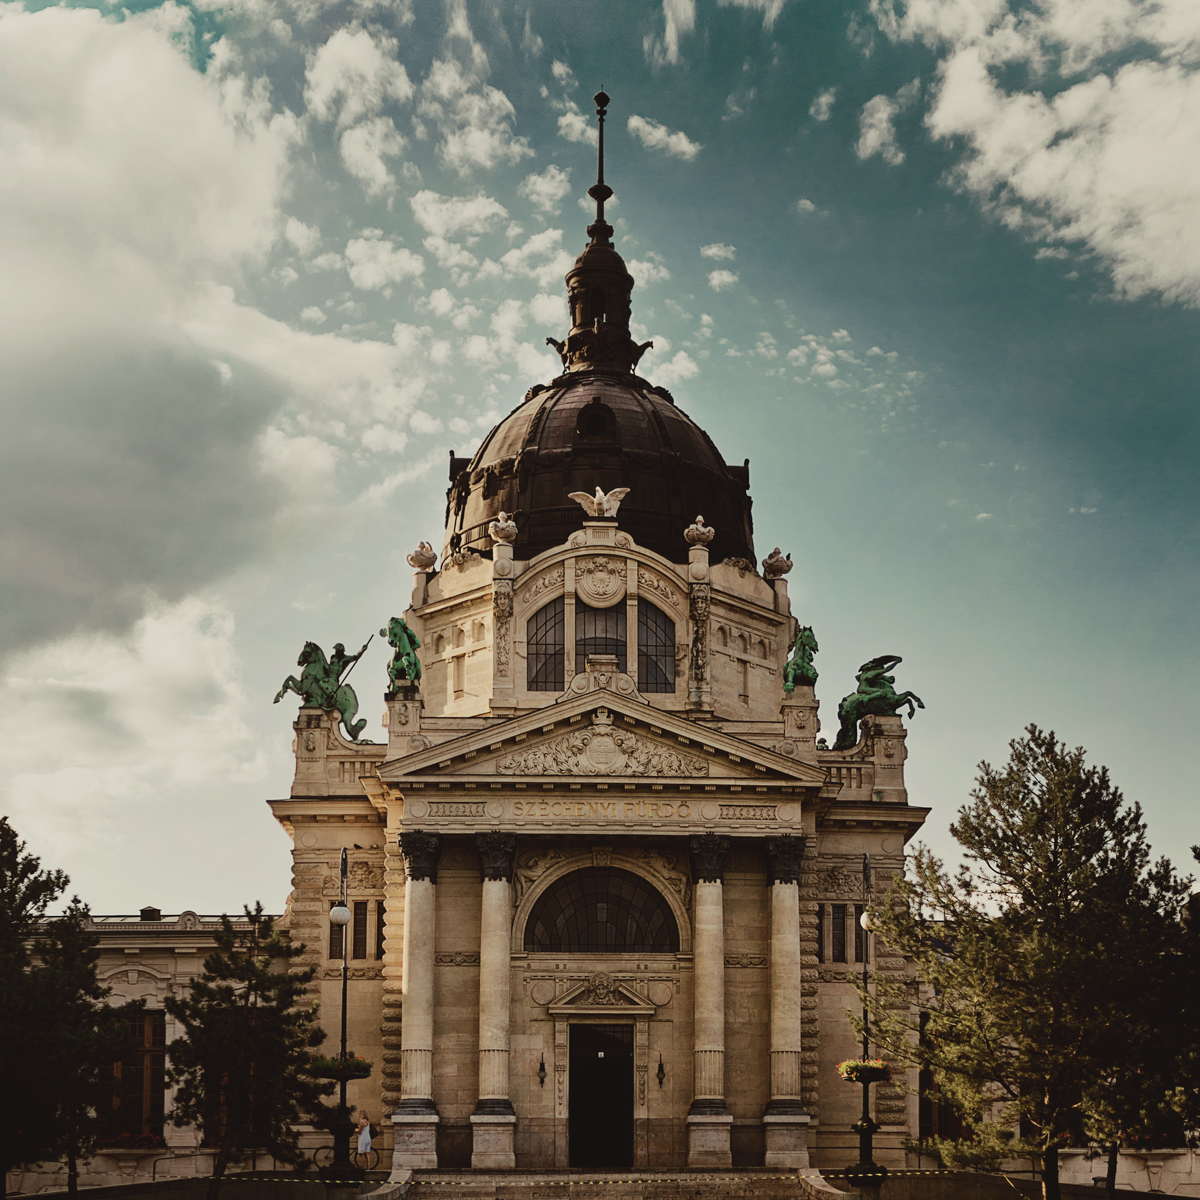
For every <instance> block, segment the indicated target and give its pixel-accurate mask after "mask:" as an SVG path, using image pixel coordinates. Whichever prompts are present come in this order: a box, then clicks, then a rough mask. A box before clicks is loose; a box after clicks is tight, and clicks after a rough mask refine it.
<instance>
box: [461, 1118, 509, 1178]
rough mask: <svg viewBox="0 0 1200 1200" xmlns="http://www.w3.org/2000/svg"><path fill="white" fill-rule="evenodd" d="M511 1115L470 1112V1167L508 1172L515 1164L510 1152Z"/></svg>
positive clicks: (476, 1169) (477, 1169)
mask: <svg viewBox="0 0 1200 1200" xmlns="http://www.w3.org/2000/svg"><path fill="white" fill-rule="evenodd" d="M516 1128H517V1118H516V1115H515V1114H511V1113H510V1114H500V1113H497V1114H495V1115H492V1114H487V1113H479V1112H473V1113H472V1114H471V1169H472V1170H475V1171H511V1170H512V1169H513V1168H514V1167H515V1166H516V1165H517V1158H516V1154H515V1153H514V1152H513V1134H514V1133H515V1132H516Z"/></svg>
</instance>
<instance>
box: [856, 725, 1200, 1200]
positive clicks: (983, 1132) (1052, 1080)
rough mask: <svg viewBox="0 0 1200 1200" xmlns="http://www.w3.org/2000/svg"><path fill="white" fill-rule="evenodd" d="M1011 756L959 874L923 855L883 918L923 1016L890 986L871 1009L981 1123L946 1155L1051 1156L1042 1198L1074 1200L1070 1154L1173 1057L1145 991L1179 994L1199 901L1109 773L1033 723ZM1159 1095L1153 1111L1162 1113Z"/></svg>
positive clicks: (967, 815) (972, 813)
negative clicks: (1135, 1082)
mask: <svg viewBox="0 0 1200 1200" xmlns="http://www.w3.org/2000/svg"><path fill="white" fill-rule="evenodd" d="M1010 746H1011V756H1010V758H1009V761H1008V763H1007V765H1006V766H1005V767H1004V768H1003V769H1002V770H995V769H993V768H992V767H991V766H989V765H988V764H987V763H983V764H981V765H980V773H979V777H978V779H977V786H976V787H975V789H974V790H973V791H972V793H971V800H972V803H971V804H969V805H967V806H965V807H964V808H963V809H961V810H960V812H959V816H958V820H957V821H956V822H955V823H954V824H953V825H952V826H951V833H952V834H953V835H954V837H955V838H956V839H957V841H958V842H959V843H960V845H961V846H962V847H963V852H964V860H965V861H964V863H963V865H962V866H961V867H960V869H959V871H958V872H957V874H956V875H955V876H953V877H952V876H950V875H949V874H948V873H947V872H946V871H945V869H944V868H943V866H942V864H941V862H939V861H938V860H937V859H936V858H935V857H934V856H933V855H932V854H931V853H929V851H928V850H926V849H918V851H917V853H916V854H915V856H914V857H913V858H912V859H911V860H910V864H909V874H908V876H907V877H906V878H904V879H902V880H898V881H897V883H896V884H895V885H894V888H893V891H892V893H891V895H890V903H887V904H885V905H883V906H882V908H881V910H880V912H879V913H878V914H877V921H878V926H877V927H878V933H879V937H880V940H881V942H883V943H885V944H886V945H888V946H890V947H892V948H893V949H894V950H896V951H898V952H900V953H902V954H904V955H906V956H909V957H911V958H912V959H913V960H914V962H915V968H916V973H917V976H918V978H919V979H920V980H921V985H920V988H919V1000H918V1003H917V1006H916V1007H917V1010H918V1011H917V1013H916V1015H915V1016H914V1011H913V1006H912V998H911V994H910V993H909V992H908V991H907V989H906V985H905V984H904V983H903V982H901V981H899V980H890V979H888V978H886V977H884V976H882V975H880V976H877V977H876V979H875V980H874V982H873V986H874V992H875V994H874V995H873V996H872V997H871V998H870V1000H869V1003H870V1007H871V1010H872V1027H873V1033H874V1036H875V1037H876V1039H877V1040H878V1041H879V1043H880V1044H881V1045H882V1046H884V1047H885V1048H886V1049H887V1051H888V1052H889V1053H890V1055H891V1056H892V1057H893V1058H894V1059H896V1060H897V1061H900V1062H909V1063H914V1064H916V1065H920V1066H922V1067H929V1068H931V1069H932V1071H933V1074H934V1079H935V1082H936V1084H937V1087H938V1092H939V1098H940V1099H941V1100H947V1101H949V1102H950V1103H951V1104H953V1105H954V1106H955V1107H956V1108H957V1109H958V1110H959V1112H961V1113H962V1114H963V1116H964V1118H965V1120H966V1122H967V1124H968V1129H969V1136H968V1137H967V1138H966V1139H965V1140H964V1141H962V1142H960V1143H950V1142H945V1141H942V1142H939V1144H938V1145H937V1146H935V1147H933V1149H934V1150H935V1152H936V1153H938V1154H940V1155H941V1156H942V1157H943V1159H944V1160H945V1161H947V1162H951V1163H956V1164H960V1165H984V1166H987V1165H992V1166H994V1165H995V1164H997V1163H998V1162H999V1161H1000V1160H1001V1159H1002V1158H1010V1157H1018V1156H1021V1155H1024V1154H1032V1155H1035V1156H1037V1157H1039V1158H1040V1159H1041V1162H1042V1179H1043V1196H1044V1197H1045V1198H1046V1200H1059V1194H1060V1193H1059V1184H1058V1153H1059V1150H1060V1148H1062V1147H1063V1146H1064V1145H1069V1144H1076V1145H1078V1144H1083V1142H1084V1141H1085V1140H1086V1138H1087V1136H1088V1135H1089V1133H1090V1132H1095V1131H1096V1129H1097V1126H1098V1124H1099V1123H1101V1122H1102V1121H1103V1119H1104V1114H1105V1109H1104V1104H1105V1103H1108V1104H1110V1106H1114V1105H1115V1098H1123V1097H1126V1096H1129V1095H1131V1092H1130V1090H1129V1086H1130V1080H1131V1079H1132V1078H1133V1077H1134V1075H1135V1074H1136V1071H1137V1070H1138V1069H1139V1065H1141V1066H1144V1065H1145V1064H1146V1063H1147V1062H1151V1061H1156V1057H1155V1056H1158V1057H1161V1056H1162V1055H1164V1054H1167V1053H1168V1049H1167V1048H1168V1047H1169V1046H1170V1045H1171V1042H1170V1039H1171V1038H1172V1037H1173V1036H1174V1031H1164V1030H1157V1031H1156V1030H1155V1029H1154V1028H1153V1027H1152V1022H1153V1020H1154V1019H1156V1017H1157V1016H1161V1015H1162V1014H1161V1012H1160V1013H1156V1014H1152V1015H1149V1016H1147V1005H1146V988H1147V987H1148V986H1159V985H1160V984H1161V986H1162V987H1163V989H1164V994H1165V992H1166V989H1167V981H1168V977H1169V975H1170V971H1171V965H1170V964H1171V958H1170V955H1169V953H1168V949H1169V947H1170V945H1171V941H1172V938H1173V937H1175V938H1177V937H1178V931H1179V929H1180V920H1181V916H1182V910H1183V904H1184V898H1185V896H1186V894H1187V890H1188V887H1187V881H1181V880H1180V879H1179V878H1178V877H1177V876H1176V875H1175V873H1174V870H1173V869H1172V867H1171V865H1170V863H1169V862H1167V861H1165V860H1163V861H1160V862H1158V863H1156V864H1154V865H1151V864H1150V856H1149V851H1148V848H1147V843H1146V831H1145V824H1144V822H1143V820H1142V813H1141V809H1140V808H1139V807H1138V806H1137V805H1136V804H1126V803H1125V801H1124V798H1123V797H1122V795H1121V793H1120V791H1118V790H1117V789H1116V788H1115V787H1114V786H1113V785H1112V783H1111V781H1110V780H1109V777H1108V772H1107V770H1106V769H1105V768H1103V767H1100V768H1097V767H1090V766H1088V765H1087V764H1086V762H1085V758H1084V753H1083V751H1082V750H1081V749H1076V750H1068V749H1067V748H1066V746H1065V745H1063V744H1061V743H1059V742H1058V740H1057V739H1056V738H1055V736H1054V734H1053V733H1044V732H1042V731H1041V730H1040V729H1038V728H1037V727H1036V726H1032V725H1031V726H1030V727H1029V728H1028V729H1027V730H1026V736H1025V737H1023V738H1020V739H1018V740H1016V741H1013V742H1012V743H1011V744H1010ZM922 1014H923V1015H924V1031H923V1036H921V1038H920V1039H919V1044H914V1043H917V1042H918V1039H917V1038H915V1037H914V1036H913V1035H914V1033H915V1032H916V1031H917V1029H918V1028H919V1027H920V1017H921V1015H922ZM1134 1027H1136V1028H1138V1029H1139V1030H1140V1033H1139V1036H1137V1037H1134V1038H1132V1039H1131V1040H1130V1042H1129V1043H1126V1042H1125V1041H1124V1040H1123V1034H1124V1032H1125V1031H1126V1030H1128V1029H1131V1028H1134ZM1156 1086H1157V1085H1153V1084H1151V1086H1150V1087H1149V1090H1148V1095H1150V1097H1151V1098H1152V1099H1153V1098H1154V1097H1155V1096H1157V1099H1154V1103H1153V1104H1152V1105H1151V1106H1150V1109H1147V1110H1146V1111H1147V1113H1149V1112H1150V1110H1151V1109H1152V1110H1153V1112H1154V1113H1158V1112H1159V1111H1160V1109H1161V1104H1162V1099H1163V1098H1162V1095H1161V1093H1157V1092H1156V1091H1155V1088H1156ZM1122 1103H1124V1101H1123V1100H1122ZM1155 1105H1157V1106H1159V1107H1155ZM1132 1108H1133V1106H1131V1110H1130V1112H1128V1113H1125V1114H1124V1115H1123V1116H1122V1118H1121V1123H1123V1124H1122V1128H1121V1129H1120V1131H1119V1136H1120V1137H1122V1138H1127V1137H1129V1136H1131V1133H1132V1128H1133V1126H1132V1125H1131V1124H1130V1121H1131V1120H1132V1119H1133V1113H1132ZM1143 1108H1145V1105H1143ZM1114 1112H1115V1107H1114ZM1150 1119H1157V1118H1152V1117H1151V1116H1149V1115H1148V1116H1147V1117H1146V1120H1150ZM1113 1129H1114V1130H1115V1126H1113ZM1018 1131H1020V1132H1019V1133H1018Z"/></svg>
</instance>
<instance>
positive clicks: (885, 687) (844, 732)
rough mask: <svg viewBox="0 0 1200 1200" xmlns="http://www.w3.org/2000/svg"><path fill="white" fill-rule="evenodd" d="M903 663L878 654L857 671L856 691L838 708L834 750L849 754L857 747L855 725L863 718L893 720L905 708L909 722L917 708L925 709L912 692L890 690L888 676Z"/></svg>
mask: <svg viewBox="0 0 1200 1200" xmlns="http://www.w3.org/2000/svg"><path fill="white" fill-rule="evenodd" d="M903 661H904V660H903V659H902V658H901V657H900V656H899V655H898V654H881V655H880V656H879V657H878V658H873V659H871V661H870V662H866V663H863V665H862V666H861V667H859V668H858V674H857V675H856V676H855V678H856V679H857V680H858V690H857V691H856V692H851V693H850V695H849V696H847V697H846V698H845V699H844V700H843V701H842V702H841V704H839V705H838V719H839V720H840V721H841V723H842V725H841V728H840V729H839V730H838V735H837V741H836V742H834V743H833V748H834V749H835V750H849V749H850V748H851V747H852V746H855V745H857V744H858V723H859V721H861V720H862V719H863V717H894V716H895V715H896V714H897V713H898V712H899V711H900V709H902V708H903V707H904V706H905V705H906V704H907V705H908V716H909V719H910V720H911V719H912V716H913V713H914V712H915V711H916V710H917V709H918V708H924V707H925V704H924V702H923V701H922V700H921V697H920V696H918V695H917V694H916V693H915V692H900V693H899V694H897V692H896V689H895V688H894V687H893V686H892V685H893V684H894V683H895V682H896V677H895V676H894V675H889V674H887V672H888V671H890V670H891V668H892V667H894V666H895V665H896V664H897V663H901V662H903Z"/></svg>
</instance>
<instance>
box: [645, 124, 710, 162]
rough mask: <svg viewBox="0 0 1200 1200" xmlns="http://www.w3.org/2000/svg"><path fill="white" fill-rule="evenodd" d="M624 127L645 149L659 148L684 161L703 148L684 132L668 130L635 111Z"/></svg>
mask: <svg viewBox="0 0 1200 1200" xmlns="http://www.w3.org/2000/svg"><path fill="white" fill-rule="evenodd" d="M626 128H627V129H628V130H629V132H630V133H631V134H633V136H634V137H635V138H637V139H638V141H639V142H641V143H642V145H643V146H645V147H646V149H647V150H661V151H662V152H663V153H664V154H669V155H671V156H672V157H673V158H682V159H683V160H684V161H685V162H691V161H692V159H694V158H695V157H696V155H697V154H699V153H700V151H701V150H702V149H703V148H704V147H703V146H701V145H700V144H699V143H698V142H693V141H692V139H691V138H689V137H688V135H687V134H686V133H682V132H680V131H679V130H674V131H673V130H670V129H668V128H667V127H666V126H665V125H661V124H659V122H658V121H653V120H650V119H649V118H647V117H639V116H638V115H637V114H636V113H635V114H634V115H633V116H631V117H630V118H629V121H628V122H627V125H626Z"/></svg>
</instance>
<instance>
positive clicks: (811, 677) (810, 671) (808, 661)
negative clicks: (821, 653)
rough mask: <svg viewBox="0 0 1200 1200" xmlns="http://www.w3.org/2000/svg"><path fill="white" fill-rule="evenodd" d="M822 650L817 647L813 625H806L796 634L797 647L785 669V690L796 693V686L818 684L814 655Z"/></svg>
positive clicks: (794, 648)
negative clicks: (799, 684)
mask: <svg viewBox="0 0 1200 1200" xmlns="http://www.w3.org/2000/svg"><path fill="white" fill-rule="evenodd" d="M819 649H820V647H819V646H818V645H817V635H816V634H815V633H813V631H812V626H811V625H805V626H804V628H803V629H801V630H800V632H799V633H798V634H796V645H795V646H794V647H793V652H792V657H791V658H789V659H788V661H787V663H786V664H785V665H784V668H783V690H784V691H785V692H794V691H795V690H796V684H798V683H802V684H805V685H806V686H808V687H812V686H813V685H814V684H815V683H816V682H817V668H816V667H814V666H813V655H814V654H816V652H817V651H818V650H819Z"/></svg>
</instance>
